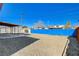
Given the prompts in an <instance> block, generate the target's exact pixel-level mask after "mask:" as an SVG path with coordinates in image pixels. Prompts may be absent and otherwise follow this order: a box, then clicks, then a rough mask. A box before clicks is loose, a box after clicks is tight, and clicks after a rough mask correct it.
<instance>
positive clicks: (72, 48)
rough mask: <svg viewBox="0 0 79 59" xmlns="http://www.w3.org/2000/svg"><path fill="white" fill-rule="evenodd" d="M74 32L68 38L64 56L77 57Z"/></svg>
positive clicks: (76, 43)
mask: <svg viewBox="0 0 79 59" xmlns="http://www.w3.org/2000/svg"><path fill="white" fill-rule="evenodd" d="M76 30H77V29H75V30H74V32H73V34H72V35H71V36H69V37H68V40H69V43H68V48H67V50H66V56H78V53H77V52H79V51H78V42H77V40H76Z"/></svg>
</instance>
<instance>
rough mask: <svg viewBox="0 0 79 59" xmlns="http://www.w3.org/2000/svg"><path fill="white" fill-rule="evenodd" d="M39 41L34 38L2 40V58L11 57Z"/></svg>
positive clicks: (0, 40)
mask: <svg viewBox="0 0 79 59" xmlns="http://www.w3.org/2000/svg"><path fill="white" fill-rule="evenodd" d="M37 40H39V39H36V38H32V37H17V38H7V39H0V56H10V55H12V54H13V53H15V52H17V51H18V50H20V49H22V48H24V47H26V46H28V45H30V44H32V43H34V42H35V41H37Z"/></svg>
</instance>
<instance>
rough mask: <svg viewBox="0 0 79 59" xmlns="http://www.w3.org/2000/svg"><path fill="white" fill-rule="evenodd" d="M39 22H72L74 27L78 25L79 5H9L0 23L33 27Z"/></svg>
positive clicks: (57, 23) (55, 23)
mask: <svg viewBox="0 0 79 59" xmlns="http://www.w3.org/2000/svg"><path fill="white" fill-rule="evenodd" d="M21 17H22V19H21ZM39 20H41V21H43V22H44V24H45V25H62V24H66V22H67V21H71V24H72V25H75V24H78V23H79V22H78V21H79V4H75V3H74V4H73V3H72V4H67V3H63V4H62V3H59V4H56V3H24V4H23V3H22V4H21V3H11V4H9V3H7V4H3V7H2V10H1V11H0V21H3V22H9V23H14V24H20V25H25V26H29V27H31V26H33V25H34V23H36V22H37V21H39ZM21 21H22V22H21Z"/></svg>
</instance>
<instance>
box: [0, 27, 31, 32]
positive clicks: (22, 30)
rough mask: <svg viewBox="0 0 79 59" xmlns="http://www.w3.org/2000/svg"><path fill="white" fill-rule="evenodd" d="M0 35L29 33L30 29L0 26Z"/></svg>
mask: <svg viewBox="0 0 79 59" xmlns="http://www.w3.org/2000/svg"><path fill="white" fill-rule="evenodd" d="M0 33H30V29H28V28H23V27H22V26H12V27H10V26H0Z"/></svg>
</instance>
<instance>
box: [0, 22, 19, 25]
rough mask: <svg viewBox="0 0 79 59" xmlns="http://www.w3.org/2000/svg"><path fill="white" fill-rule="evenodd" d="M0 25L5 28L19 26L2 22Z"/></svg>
mask: <svg viewBox="0 0 79 59" xmlns="http://www.w3.org/2000/svg"><path fill="white" fill-rule="evenodd" d="M0 25H4V26H19V25H16V24H11V23H6V22H0Z"/></svg>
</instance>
